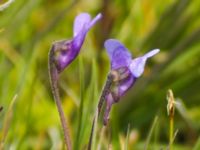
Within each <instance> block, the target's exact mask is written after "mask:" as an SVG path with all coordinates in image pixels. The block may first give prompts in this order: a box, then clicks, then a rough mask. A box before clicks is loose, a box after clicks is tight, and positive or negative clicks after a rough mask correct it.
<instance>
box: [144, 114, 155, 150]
mask: <svg viewBox="0 0 200 150" xmlns="http://www.w3.org/2000/svg"><path fill="white" fill-rule="evenodd" d="M157 121H158V116H155V118H154V121H153V124H152V126H151V129H150V131H149V134H148V136H147V139H146V143H145V147H144V149H145V150H147V148H148V146H149V143H150V140H151V137H152V134H153V130H154V128H155V126H156V123H157Z"/></svg>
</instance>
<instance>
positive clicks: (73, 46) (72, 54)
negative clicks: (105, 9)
mask: <svg viewBox="0 0 200 150" xmlns="http://www.w3.org/2000/svg"><path fill="white" fill-rule="evenodd" d="M101 17H102V15H101V14H98V15H97V16H96V17H95V18H94V19H92V20H91V17H90V15H89V14H87V13H81V14H80V15H78V16H77V17H76V18H75V21H74V29H73V38H72V39H71V40H62V41H57V42H55V43H54V44H53V47H52V50H53V51H54V62H55V65H56V68H57V70H58V72H62V71H63V70H64V69H65V68H66V67H67V66H68V65H69V64H70V63H71V62H72V61H73V60H74V59H75V58H76V56H77V55H78V53H79V51H80V49H81V46H82V45H83V42H84V39H85V36H86V34H87V32H88V31H89V29H90V28H91V27H92V26H93V25H94V24H95V23H96V22H97V21H98V20H99V19H101Z"/></svg>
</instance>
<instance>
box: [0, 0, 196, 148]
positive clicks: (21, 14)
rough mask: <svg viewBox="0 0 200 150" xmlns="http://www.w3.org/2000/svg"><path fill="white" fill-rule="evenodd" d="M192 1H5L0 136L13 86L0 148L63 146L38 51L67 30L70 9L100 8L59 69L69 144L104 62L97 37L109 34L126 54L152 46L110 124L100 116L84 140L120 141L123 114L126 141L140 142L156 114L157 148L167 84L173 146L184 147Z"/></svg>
mask: <svg viewBox="0 0 200 150" xmlns="http://www.w3.org/2000/svg"><path fill="white" fill-rule="evenodd" d="M199 11H200V1H198V0H193V1H190V0H164V1H160V0H153V1H149V0H136V1H132V0H126V1H122V0H115V1H106V0H105V1H100V0H93V1H89V0H84V1H83V0H76V1H59V2H57V1H52V0H50V1H44V0H32V1H26V0H16V1H14V2H13V3H12V4H11V5H10V6H9V7H8V8H6V9H5V10H4V11H2V12H0V68H1V69H0V83H1V84H0V106H3V107H4V109H3V111H1V112H0V135H1V136H0V137H1V140H2V134H3V124H4V120H5V116H6V114H7V113H8V112H9V110H8V108H9V105H10V104H11V99H12V97H13V95H15V94H16V93H17V94H18V98H17V101H16V103H15V105H14V106H13V108H12V112H13V117H12V120H11V123H10V127H9V130H8V134H7V136H6V139H5V143H4V146H5V149H11V148H13V149H50V148H52V149H62V147H63V146H64V145H63V136H62V130H61V126H60V123H59V118H58V113H57V111H56V107H55V104H54V101H53V98H52V94H51V90H50V85H49V80H48V70H47V56H48V51H49V48H50V46H51V43H52V42H53V41H55V40H60V39H63V38H70V37H72V26H73V19H74V17H75V16H76V15H77V14H78V13H79V12H89V13H90V14H92V15H93V16H94V15H96V14H97V13H98V12H102V13H103V15H104V17H103V19H102V20H101V22H99V23H98V24H97V25H96V26H95V27H94V28H93V29H92V30H91V31H90V32H89V34H88V35H87V38H86V41H85V43H84V45H83V48H82V50H81V53H80V56H79V58H78V59H76V60H75V61H74V62H73V63H72V64H71V65H70V66H69V68H68V69H67V70H66V71H65V72H63V74H62V75H61V81H60V88H61V96H62V100H63V101H62V102H63V108H64V109H65V113H66V115H67V116H68V122H69V125H70V134H71V136H72V139H73V142H74V148H75V149H84V148H86V146H87V143H88V141H89V135H90V130H91V127H92V120H93V117H94V113H95V108H96V105H97V101H98V98H99V94H100V92H101V88H102V86H103V82H104V81H105V79H106V75H107V72H108V70H109V65H110V64H109V60H108V56H107V55H106V51H105V49H104V48H103V41H104V40H105V39H107V38H117V39H119V40H121V41H122V42H123V43H124V44H125V45H126V46H127V47H128V48H129V49H130V51H131V52H132V53H133V56H138V55H141V54H142V53H144V52H146V51H149V50H150V49H153V48H160V49H161V52H160V54H159V55H158V56H156V57H154V58H153V59H151V60H150V61H149V62H148V64H147V67H146V69H145V73H144V75H143V76H142V77H141V78H140V79H138V81H137V82H136V84H135V86H134V87H133V88H132V89H131V90H130V92H129V93H128V94H127V95H126V96H125V97H123V100H122V101H121V102H120V103H119V104H116V105H115V106H114V108H113V110H112V115H111V120H110V124H109V126H108V127H107V128H104V129H103V130H102V120H101V119H100V120H99V121H98V127H97V130H96V134H97V135H96V137H99V136H100V135H102V136H103V137H101V141H99V140H100V139H99V138H96V142H95V143H96V144H94V145H93V146H94V147H101V149H107V148H108V147H112V148H113V149H114V150H115V149H122V148H124V145H125V143H127V141H126V139H127V138H125V137H126V131H127V125H128V124H129V123H130V132H129V133H130V135H129V138H128V139H129V141H128V149H143V148H144V145H145V139H146V137H147V136H148V132H149V131H150V127H151V122H152V121H153V118H154V116H155V115H157V116H158V118H159V119H158V123H157V124H156V127H157V128H155V130H154V132H153V133H152V138H151V140H150V143H149V144H148V148H149V149H155V147H156V148H157V149H160V148H166V147H167V144H168V128H169V127H168V118H167V114H166V105H167V101H166V100H165V97H166V96H165V95H166V91H167V89H169V88H172V89H173V92H174V93H175V95H176V96H177V97H180V98H181V99H182V102H181V104H182V105H181V106H179V107H180V108H177V112H176V115H175V118H174V121H175V129H179V133H178V134H177V137H176V139H175V141H174V146H173V148H174V149H176V150H178V149H181V150H182V149H191V148H192V147H193V146H194V145H195V143H196V142H197V139H198V137H199V130H200V122H199V120H200V111H198V110H199V109H200V101H199V100H200V93H199V87H200V67H199V66H200V59H199V58H200V44H199V42H200V19H199V13H200V12H199ZM186 108H187V109H186ZM101 131H102V132H101ZM94 141H95V140H94ZM198 141H199V140H198ZM99 142H100V144H101V145H99ZM198 143H199V142H197V144H196V145H197V146H196V147H197V149H198V145H199V144H198Z"/></svg>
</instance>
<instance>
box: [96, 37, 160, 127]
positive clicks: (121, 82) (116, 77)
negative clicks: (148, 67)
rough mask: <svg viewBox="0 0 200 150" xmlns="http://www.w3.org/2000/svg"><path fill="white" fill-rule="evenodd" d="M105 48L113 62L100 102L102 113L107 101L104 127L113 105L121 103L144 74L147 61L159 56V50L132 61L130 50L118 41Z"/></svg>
mask: <svg viewBox="0 0 200 150" xmlns="http://www.w3.org/2000/svg"><path fill="white" fill-rule="evenodd" d="M104 46H105V48H106V50H107V53H108V55H109V57H110V60H111V70H110V73H109V74H108V78H107V82H106V86H105V88H104V90H103V93H102V97H101V98H100V102H99V111H100V110H101V106H102V103H103V100H104V99H105V100H106V110H105V114H104V125H106V124H107V123H108V119H109V113H110V110H111V107H112V105H113V104H114V103H117V102H119V100H120V98H121V97H122V96H123V95H124V94H125V93H126V92H127V91H128V90H129V89H130V88H131V87H132V86H133V84H134V83H135V81H136V80H137V78H139V77H140V76H141V75H142V73H143V72H144V67H145V63H146V61H147V59H148V58H150V57H152V56H154V55H155V54H157V53H158V52H159V49H155V50H152V51H150V52H148V53H146V54H145V55H143V56H141V57H137V58H134V59H132V56H131V53H130V52H129V51H128V49H126V48H125V47H124V46H123V45H122V44H121V43H120V42H119V41H117V40H114V39H109V40H107V41H106V42H105V43H104Z"/></svg>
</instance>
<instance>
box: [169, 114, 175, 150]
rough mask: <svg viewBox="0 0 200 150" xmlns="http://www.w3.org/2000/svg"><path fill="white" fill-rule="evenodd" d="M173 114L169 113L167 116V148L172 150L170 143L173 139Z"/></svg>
mask: <svg viewBox="0 0 200 150" xmlns="http://www.w3.org/2000/svg"><path fill="white" fill-rule="evenodd" d="M173 134H174V116H173V115H170V117H169V149H170V150H172V149H173V147H172V145H173V144H172V143H173V139H174V135H173Z"/></svg>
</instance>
